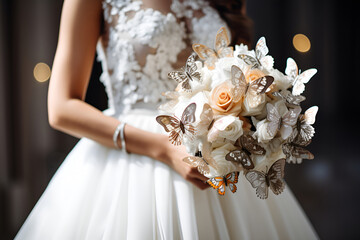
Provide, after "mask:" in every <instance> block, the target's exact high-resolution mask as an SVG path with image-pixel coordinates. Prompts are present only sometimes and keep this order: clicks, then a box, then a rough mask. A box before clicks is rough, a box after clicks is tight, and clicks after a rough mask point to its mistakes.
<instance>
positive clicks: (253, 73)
mask: <svg viewBox="0 0 360 240" xmlns="http://www.w3.org/2000/svg"><path fill="white" fill-rule="evenodd" d="M264 76H265V74H264V73H263V72H262V71H260V70H259V69H249V70H248V71H246V73H245V78H246V81H247V82H252V81H254V80H256V79H258V78H261V77H264Z"/></svg>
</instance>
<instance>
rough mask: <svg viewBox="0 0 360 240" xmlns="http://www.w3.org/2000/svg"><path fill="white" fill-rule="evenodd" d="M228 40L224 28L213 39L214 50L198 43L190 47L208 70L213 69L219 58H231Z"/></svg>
mask: <svg viewBox="0 0 360 240" xmlns="http://www.w3.org/2000/svg"><path fill="white" fill-rule="evenodd" d="M229 44H230V39H229V35H228V33H227V30H226V28H225V27H222V28H220V29H219V31H218V32H217V34H216V37H215V50H213V49H211V48H209V47H207V46H205V45H203V44H199V43H195V44H193V45H192V47H193V50H194V51H195V52H196V53H197V55H198V56H199V58H200V59H201V60H204V61H205V65H206V66H207V68H208V69H214V68H215V62H216V61H217V60H218V59H219V58H223V57H232V56H233V48H232V47H229Z"/></svg>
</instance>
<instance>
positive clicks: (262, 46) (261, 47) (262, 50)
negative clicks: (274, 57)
mask: <svg viewBox="0 0 360 240" xmlns="http://www.w3.org/2000/svg"><path fill="white" fill-rule="evenodd" d="M268 53H269V49H268V47H267V46H266V41H265V37H261V38H260V39H259V40H258V41H257V43H256V47H255V54H256V58H257V59H258V60H260V59H261V58H263V57H265V56H266V55H267V54H268Z"/></svg>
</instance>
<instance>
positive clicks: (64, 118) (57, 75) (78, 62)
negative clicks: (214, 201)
mask: <svg viewBox="0 0 360 240" xmlns="http://www.w3.org/2000/svg"><path fill="white" fill-rule="evenodd" d="M161 1H163V0H161ZM101 18H102V8H101V1H100V0H72V1H70V0H65V1H64V5H63V10H62V16H61V22H60V32H59V40H58V45H57V50H56V54H55V58H54V63H53V67H52V75H51V80H50V86H49V94H48V114H49V123H50V125H51V126H52V127H53V128H55V129H58V130H60V131H63V132H66V133H68V134H70V135H72V136H75V137H78V138H81V137H86V138H89V139H93V140H95V141H97V142H99V143H100V144H102V145H105V146H107V147H111V148H114V143H113V140H112V137H113V134H114V131H115V129H116V127H117V126H118V124H119V123H120V122H119V121H118V120H117V119H115V118H112V117H109V116H106V115H104V114H103V113H102V112H101V111H99V110H98V109H96V108H94V107H93V106H91V105H89V104H87V103H85V102H84V99H85V94H86V90H87V87H88V83H89V79H90V74H91V69H92V64H93V60H94V57H95V50H96V43H97V41H98V38H99V37H100V28H101V26H100V25H101ZM124 132H125V140H126V149H127V151H128V152H130V153H136V154H141V155H146V156H149V157H151V158H153V159H156V160H158V161H161V162H163V163H165V164H167V165H169V166H170V167H171V168H173V169H174V170H175V171H176V172H178V173H179V174H180V175H181V176H182V177H183V178H185V179H186V180H188V181H190V182H191V183H193V184H194V185H195V186H197V187H198V188H200V189H205V188H207V187H209V185H208V184H206V183H204V181H205V180H207V179H206V178H205V177H204V176H203V175H201V174H200V173H199V172H198V171H197V169H196V168H194V167H191V166H189V165H188V164H186V163H184V162H183V161H182V159H183V158H184V157H186V156H188V154H187V152H186V151H185V148H184V147H183V146H180V147H175V146H173V145H172V144H171V143H170V142H169V141H168V136H167V135H163V134H155V133H150V132H147V131H143V130H140V129H138V128H135V127H132V126H131V125H126V126H125V130H124ZM119 141H120V140H119ZM119 146H121V143H120V142H119Z"/></svg>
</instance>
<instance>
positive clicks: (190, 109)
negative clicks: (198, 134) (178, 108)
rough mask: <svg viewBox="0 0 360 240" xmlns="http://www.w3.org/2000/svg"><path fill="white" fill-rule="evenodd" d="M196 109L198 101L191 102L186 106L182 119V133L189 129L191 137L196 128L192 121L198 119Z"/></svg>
mask: <svg viewBox="0 0 360 240" xmlns="http://www.w3.org/2000/svg"><path fill="white" fill-rule="evenodd" d="M195 111H196V103H191V104H189V105H188V106H187V107H186V108H185V110H184V112H183V114H182V116H181V120H180V129H181V131H182V133H183V134H185V133H186V131H187V132H189V133H190V137H191V136H192V135H194V134H195V128H194V126H193V125H191V123H193V122H195V120H196V119H195Z"/></svg>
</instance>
